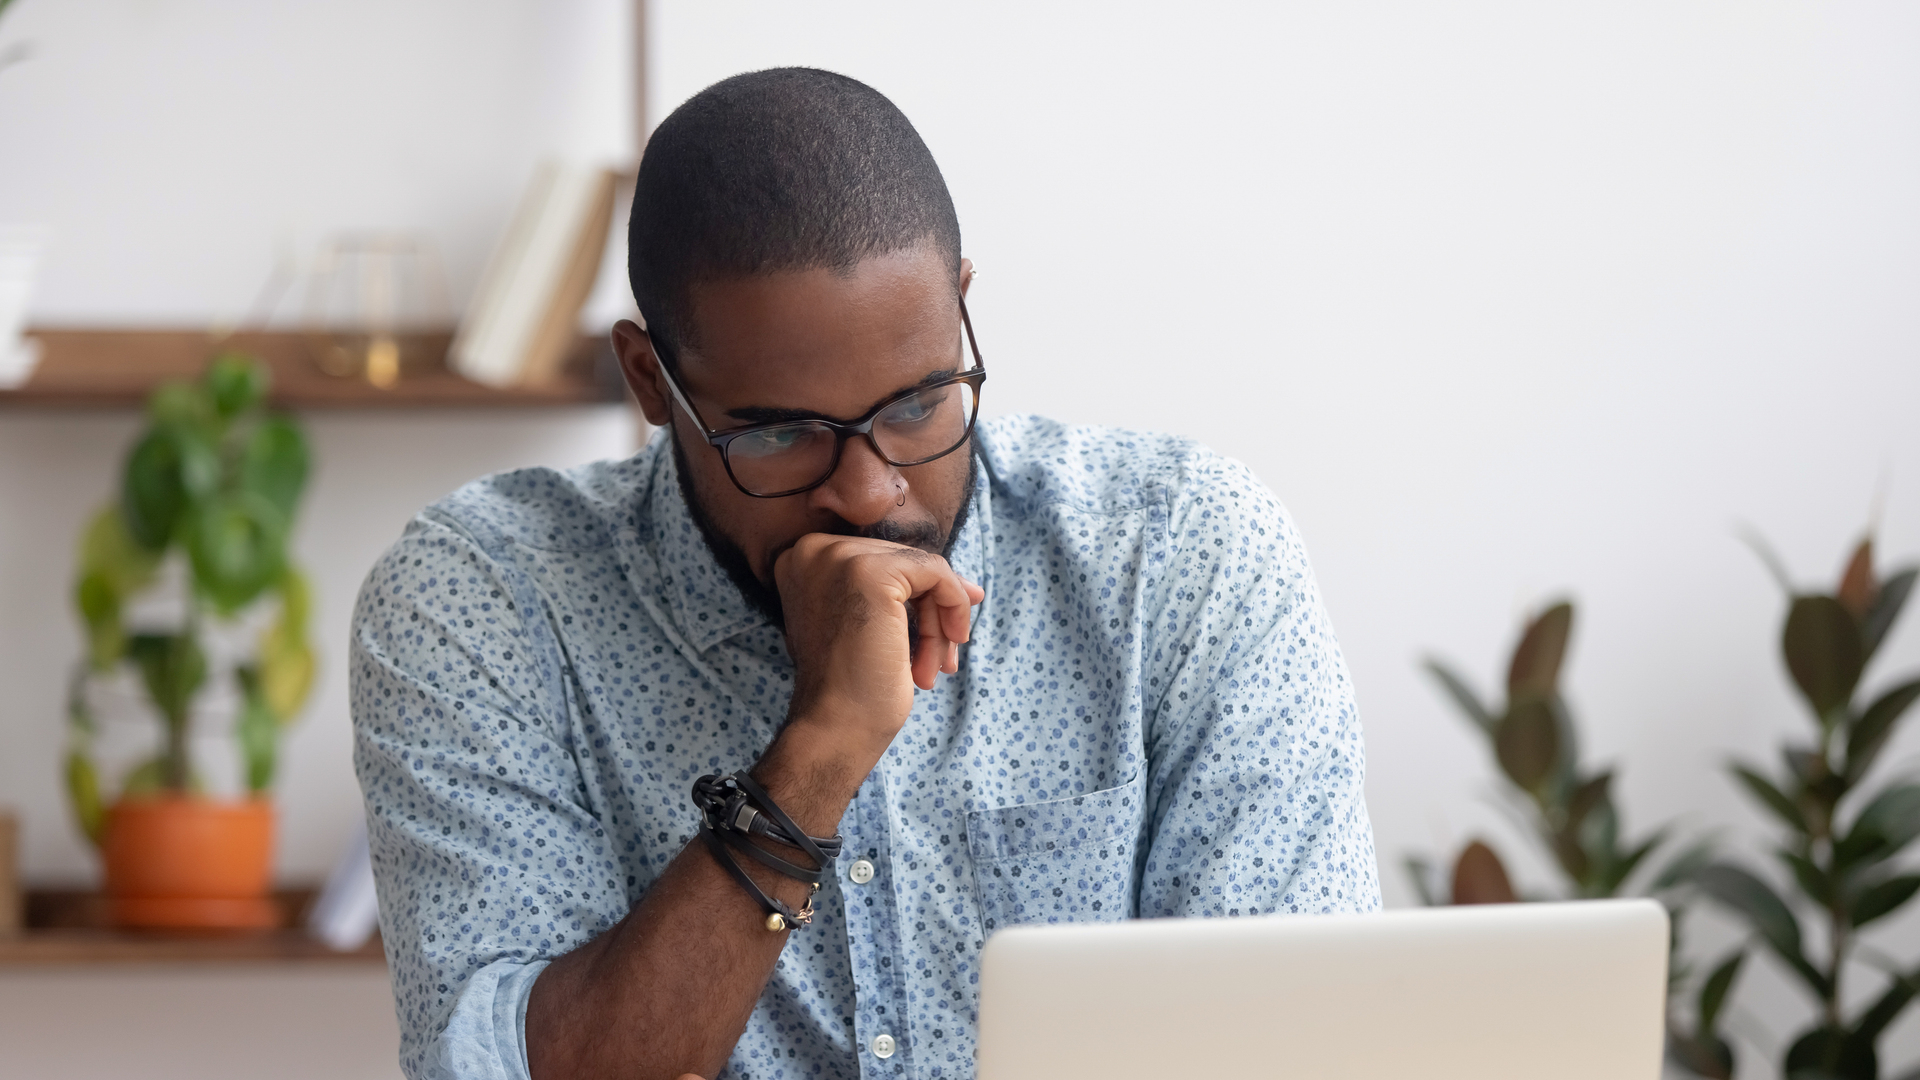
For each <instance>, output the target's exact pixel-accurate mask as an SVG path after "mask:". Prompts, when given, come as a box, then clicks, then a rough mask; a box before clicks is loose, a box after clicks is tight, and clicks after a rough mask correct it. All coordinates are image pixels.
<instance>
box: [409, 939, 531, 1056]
mask: <svg viewBox="0 0 1920 1080" xmlns="http://www.w3.org/2000/svg"><path fill="white" fill-rule="evenodd" d="M546 967H547V962H546V961H545V960H540V961H536V962H534V963H530V964H521V963H516V962H514V961H511V960H496V961H494V962H493V963H491V964H488V965H487V966H486V967H483V968H481V969H480V970H479V971H476V972H474V973H473V977H472V978H470V979H468V980H467V986H466V989H465V990H463V991H461V994H460V1000H459V1001H458V1002H457V1003H456V1004H455V1005H454V1007H453V1014H452V1015H451V1016H449V1017H447V1026H446V1027H445V1028H443V1029H442V1030H441V1032H440V1036H439V1038H437V1039H435V1040H434V1046H433V1052H432V1053H431V1054H430V1055H428V1058H427V1060H428V1062H429V1063H430V1064H429V1067H428V1069H427V1070H426V1075H425V1076H424V1077H419V1078H416V1080H532V1075H531V1074H530V1073H529V1072H528V1070H527V999H528V998H529V997H530V996H531V995H532V993H533V983H534V980H535V979H537V978H539V977H540V973H541V972H542V971H545V970H546Z"/></svg>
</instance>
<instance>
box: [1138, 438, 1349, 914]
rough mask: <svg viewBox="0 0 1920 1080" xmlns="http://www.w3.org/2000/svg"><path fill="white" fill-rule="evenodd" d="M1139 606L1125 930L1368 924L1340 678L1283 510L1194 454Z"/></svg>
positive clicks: (1227, 465) (1246, 477) (1228, 465)
mask: <svg viewBox="0 0 1920 1080" xmlns="http://www.w3.org/2000/svg"><path fill="white" fill-rule="evenodd" d="M1167 522H1168V526H1167V534H1166V547H1165V550H1164V557H1163V558H1160V559H1157V560H1155V561H1156V562H1157V563H1158V572H1157V574H1156V577H1155V579H1154V581H1153V582H1152V584H1151V586H1150V587H1149V589H1148V595H1147V596H1146V597H1145V599H1146V600H1147V601H1148V609H1149V610H1148V618H1149V619H1150V620H1151V621H1150V625H1151V630H1150V631H1149V633H1150V638H1149V641H1148V645H1147V649H1146V651H1145V656H1144V657H1143V659H1144V661H1145V663H1146V667H1147V670H1148V673H1149V675H1150V677H1151V681H1150V685H1153V686H1154V687H1156V689H1157V691H1158V694H1159V696H1158V699H1157V701H1156V702H1154V703H1153V708H1152V709H1151V712H1150V714H1149V719H1148V724H1147V732H1146V736H1147V739H1148V758H1149V760H1150V761H1151V762H1152V767H1151V772H1150V774H1149V776H1148V790H1147V795H1146V798H1147V807H1148V812H1149V814H1150V815H1151V817H1150V820H1151V826H1150V830H1151V831H1150V846H1149V850H1148V853H1147V856H1146V858H1145V859H1144V860H1143V862H1142V864H1141V867H1142V873H1141V882H1140V899H1139V911H1140V914H1141V915H1143V916H1169V915H1253V914H1270V913H1275V912H1281V913H1323V912H1348V911H1373V910H1378V908H1379V907H1380V881H1379V871H1378V869H1377V866H1376V861H1375V855H1374V848H1373V830H1372V826H1371V824H1370V823H1369V821H1368V818H1367V807H1366V800H1365V790H1364V789H1365V776H1366V763H1365V762H1366V756H1365V748H1364V746H1363V743H1362V739H1361V730H1360V720H1359V714H1358V710H1357V709H1356V707H1355V704H1354V695H1353V685H1352V682H1351V681H1350V679H1349V678H1348V675H1347V668H1346V663H1345V661H1344V660H1343V659H1342V657H1341V654H1340V648H1339V645H1338V643H1337V642H1336V641H1335V639H1334V635H1333V629H1332V626H1331V625H1330V623H1329V621H1328V619H1327V614H1326V611H1325V609H1324V608H1323V606H1322V604H1321V600H1320V595H1319V592H1318V590H1317V588H1316V587H1315V585H1314V579H1313V571H1312V569H1311V567H1310V566H1309V564H1308V561H1307V556H1306V548H1305V546H1304V545H1303V544H1302V543H1301V540H1300V536H1299V534H1298V533H1297V532H1296V531H1295V529H1294V527H1293V523H1292V522H1291V521H1290V520H1289V519H1288V517H1287V515H1286V513H1285V511H1284V510H1283V509H1282V508H1281V506H1280V504H1279V502H1278V500H1276V499H1275V498H1274V497H1273V496H1272V495H1271V494H1270V493H1269V492H1268V491H1267V490H1266V488H1264V487H1263V486H1262V485H1261V484H1260V483H1259V481H1257V480H1256V479H1254V477H1253V475H1252V474H1251V473H1250V472H1249V471H1248V470H1247V469H1246V468H1245V467H1244V466H1242V465H1239V464H1238V463H1236V462H1232V461H1229V460H1226V459H1223V458H1219V457H1217V456H1214V455H1212V454H1207V453H1204V452H1202V453H1200V454H1198V455H1196V456H1195V457H1194V458H1191V459H1189V460H1188V462H1187V467H1186V469H1185V471H1184V474H1183V475H1182V477H1181V478H1180V482H1178V483H1177V484H1175V485H1174V486H1173V487H1172V488H1171V491H1170V494H1169V505H1168V515H1167Z"/></svg>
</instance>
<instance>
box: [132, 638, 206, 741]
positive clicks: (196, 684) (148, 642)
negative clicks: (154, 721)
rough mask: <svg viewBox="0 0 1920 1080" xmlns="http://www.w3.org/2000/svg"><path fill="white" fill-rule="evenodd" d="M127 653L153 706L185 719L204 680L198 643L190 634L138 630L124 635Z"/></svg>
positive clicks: (172, 717) (204, 673) (204, 672)
mask: <svg viewBox="0 0 1920 1080" xmlns="http://www.w3.org/2000/svg"><path fill="white" fill-rule="evenodd" d="M127 653H128V655H130V656H131V657H133V660H134V662H135V663H136V664H138V665H139V667H140V678H141V680H142V681H143V682H144V683H145V684H146V687H147V695H148V696H149V697H151V698H152V699H153V704H154V707H155V708H158V709H159V710H160V711H161V712H162V713H164V714H166V715H167V716H168V717H169V718H171V719H175V720H179V721H184V720H185V719H186V717H187V716H188V713H189V710H190V707H191V705H192V702H193V696H194V695H195V694H197V693H199V692H200V687H201V685H202V684H204V683H205V682H206V681H207V657H206V654H205V653H203V652H201V651H200V643H199V642H197V641H195V640H194V639H193V635H192V634H137V635H135V636H133V637H131V638H128V639H127Z"/></svg>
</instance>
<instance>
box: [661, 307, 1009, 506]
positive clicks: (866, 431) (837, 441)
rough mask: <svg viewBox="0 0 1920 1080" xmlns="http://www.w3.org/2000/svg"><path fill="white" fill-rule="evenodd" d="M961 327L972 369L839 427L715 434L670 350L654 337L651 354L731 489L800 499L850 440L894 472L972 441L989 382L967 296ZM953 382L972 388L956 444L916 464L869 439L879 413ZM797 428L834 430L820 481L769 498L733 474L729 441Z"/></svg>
mask: <svg viewBox="0 0 1920 1080" xmlns="http://www.w3.org/2000/svg"><path fill="white" fill-rule="evenodd" d="M960 325H961V326H962V327H964V328H965V329H966V332H967V348H968V349H969V350H970V351H971V352H972V353H973V368H972V369H971V370H969V371H963V372H960V373H959V374H957V375H951V376H948V377H947V378H944V379H941V380H939V381H938V382H931V383H927V384H926V385H924V386H916V387H914V388H913V389H911V390H906V391H903V392H901V393H898V394H895V395H893V396H892V397H890V398H888V399H886V400H885V401H882V402H881V403H879V404H878V405H875V406H874V407H873V408H871V409H869V410H867V414H866V415H865V416H862V417H861V418H860V419H858V420H855V421H853V422H851V423H841V422H840V421H838V420H824V419H817V418H808V419H805V420H772V421H768V422H767V423H764V424H748V425H747V426H745V427H737V428H728V429H727V430H725V431H715V430H713V429H712V428H710V427H708V426H707V422H706V420H705V419H703V418H702V417H701V415H700V410H699V409H696V408H694V407H693V402H692V401H691V400H690V399H689V398H688V397H687V392H686V391H685V390H682V389H680V382H679V380H677V379H675V378H674V377H673V371H672V367H671V365H672V364H673V362H674V361H673V353H672V350H670V349H668V348H667V347H666V343H665V342H663V341H661V340H660V339H659V338H658V337H655V338H653V350H654V353H655V358H656V359H658V360H659V361H660V376H661V378H663V379H665V380H666V382H667V389H669V390H671V391H672V392H673V399H674V401H676V402H678V403H679V404H680V407H681V408H682V409H684V410H686V413H687V416H689V417H691V418H692V420H693V423H694V426H695V427H698V428H699V429H700V434H701V435H703V436H705V437H706V440H707V445H709V446H711V447H713V448H714V449H715V450H717V451H719V452H720V463H721V464H722V465H725V466H726V468H727V479H729V480H732V481H733V486H734V487H737V488H739V489H740V490H741V492H742V493H744V494H747V495H751V496H753V497H754V498H756V499H784V498H786V497H787V496H789V495H799V494H802V493H804V492H808V491H812V490H813V489H814V488H817V487H819V486H820V485H822V484H824V483H826V482H827V481H829V480H831V479H833V474H834V473H835V472H836V471H838V470H839V468H840V455H841V453H842V452H843V451H844V450H846V448H847V440H848V439H850V438H853V437H854V436H865V437H866V440H867V445H868V446H871V447H873V452H874V453H875V454H876V455H878V456H879V458H880V460H882V461H884V462H886V463H887V464H889V465H891V466H893V467H894V468H896V469H905V468H911V467H912V466H915V465H925V464H926V463H928V462H930V461H938V460H940V459H941V458H943V457H946V456H947V455H948V454H951V453H953V452H954V451H955V450H958V449H960V448H961V447H963V446H965V445H967V443H968V442H970V441H972V439H973V425H974V421H975V420H977V419H978V418H979V416H980V384H981V383H984V382H986V381H987V365H986V362H985V361H983V360H981V359H980V343H979V342H978V341H976V340H975V339H974V336H973V320H972V319H971V318H969V317H968V315H967V298H966V297H964V296H962V297H960ZM957 383H966V384H968V385H969V386H971V387H972V388H973V412H972V414H971V415H969V416H968V417H967V430H966V434H964V435H962V436H960V441H959V442H956V443H954V444H953V445H952V446H950V447H948V448H947V449H945V450H942V451H940V452H939V453H937V454H934V455H933V456H931V457H924V458H919V459H917V460H914V461H895V460H893V459H892V458H890V457H888V456H887V452H886V451H885V450H882V449H880V443H879V441H878V440H876V439H875V438H874V437H873V422H874V420H875V419H877V418H878V417H879V416H880V414H881V413H883V412H885V411H886V410H887V409H888V408H890V407H892V406H894V405H897V404H899V403H900V402H902V401H905V400H906V399H908V398H910V397H913V396H914V395H915V394H924V393H926V392H927V391H929V390H938V389H940V388H941V387H943V386H953V385H955V384H957ZM796 424H819V425H821V426H824V427H827V428H830V429H832V431H833V434H834V443H833V460H832V461H830V462H828V463H827V471H826V472H824V473H822V474H821V476H820V479H818V480H815V481H814V482H813V483H811V484H808V485H806V486H805V487H797V488H793V489H791V490H788V491H778V492H773V493H771V494H762V493H760V492H758V491H752V490H749V489H748V487H747V486H746V485H745V484H743V483H741V482H740V478H739V477H737V476H735V475H734V474H733V462H732V460H731V459H730V458H729V457H728V455H727V447H728V446H729V445H730V444H731V443H732V442H733V440H735V439H738V438H740V437H741V436H743V435H751V434H753V433H754V432H756V431H766V430H767V429H769V428H779V427H790V426H792V425H796Z"/></svg>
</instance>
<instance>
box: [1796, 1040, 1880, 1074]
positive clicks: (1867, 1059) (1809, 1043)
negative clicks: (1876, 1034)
mask: <svg viewBox="0 0 1920 1080" xmlns="http://www.w3.org/2000/svg"><path fill="white" fill-rule="evenodd" d="M1782 1071H1783V1072H1784V1073H1785V1074H1786V1076H1787V1080H1878V1078H1879V1075H1880V1062H1879V1060H1878V1055H1877V1054H1876V1053H1875V1052H1874V1048H1873V1042H1872V1040H1864V1041H1863V1040H1859V1039H1854V1038H1850V1037H1848V1034H1847V1033H1846V1032H1845V1031H1841V1030H1839V1029H1838V1028H1830V1027H1818V1028H1814V1029H1813V1030H1811V1031H1809V1032H1807V1033H1806V1034H1804V1035H1802V1036H1801V1037H1800V1038H1799V1039H1797V1040H1795V1042H1794V1044H1793V1045H1792V1046H1791V1047H1789V1048H1788V1049H1787V1057H1786V1061H1785V1063H1784V1065H1783V1067H1782Z"/></svg>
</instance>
